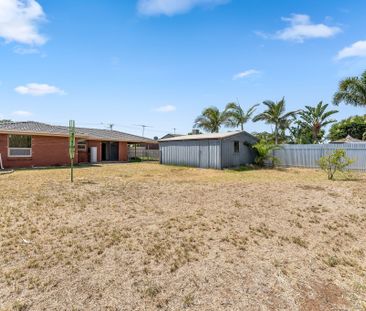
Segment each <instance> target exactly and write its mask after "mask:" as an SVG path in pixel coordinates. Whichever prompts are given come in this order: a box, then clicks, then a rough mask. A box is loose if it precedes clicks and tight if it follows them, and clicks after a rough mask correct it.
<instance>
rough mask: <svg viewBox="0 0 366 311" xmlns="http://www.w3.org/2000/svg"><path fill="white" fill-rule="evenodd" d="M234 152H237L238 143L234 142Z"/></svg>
mask: <svg viewBox="0 0 366 311" xmlns="http://www.w3.org/2000/svg"><path fill="white" fill-rule="evenodd" d="M234 152H235V153H238V152H239V142H238V141H234Z"/></svg>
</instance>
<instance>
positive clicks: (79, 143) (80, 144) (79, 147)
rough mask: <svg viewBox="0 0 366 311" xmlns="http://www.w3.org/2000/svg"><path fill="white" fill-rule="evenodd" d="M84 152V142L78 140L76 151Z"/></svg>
mask: <svg viewBox="0 0 366 311" xmlns="http://www.w3.org/2000/svg"><path fill="white" fill-rule="evenodd" d="M86 150H87V145H86V140H79V141H78V151H86Z"/></svg>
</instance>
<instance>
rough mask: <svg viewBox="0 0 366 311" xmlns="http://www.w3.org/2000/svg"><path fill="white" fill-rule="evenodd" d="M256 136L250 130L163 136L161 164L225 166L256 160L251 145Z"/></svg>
mask: <svg viewBox="0 0 366 311" xmlns="http://www.w3.org/2000/svg"><path fill="white" fill-rule="evenodd" d="M256 142H257V139H256V138H255V137H254V136H252V135H250V134H249V133H247V132H245V131H243V132H228V133H210V134H200V135H185V136H179V137H172V138H168V139H162V140H160V141H159V144H160V163H161V164H171V165H182V166H191V167H201V168H215V169H223V168H229V167H238V166H240V165H245V164H250V163H253V162H254V158H255V152H254V150H253V149H252V147H251V145H253V144H255V143H256Z"/></svg>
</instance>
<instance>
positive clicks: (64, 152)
mask: <svg viewBox="0 0 366 311" xmlns="http://www.w3.org/2000/svg"><path fill="white" fill-rule="evenodd" d="M0 153H1V156H2V159H3V165H4V167H5V168H12V167H14V168H16V167H32V166H56V165H67V164H69V163H70V159H69V139H68V138H67V137H52V136H32V157H30V158H14V157H8V135H4V134H0ZM74 162H75V163H77V162H78V152H77V150H76V154H75V161H74Z"/></svg>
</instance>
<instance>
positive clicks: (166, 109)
mask: <svg viewBox="0 0 366 311" xmlns="http://www.w3.org/2000/svg"><path fill="white" fill-rule="evenodd" d="M155 110H156V111H158V112H173V111H175V110H177V108H176V107H175V106H173V105H166V106H160V107H158V108H156V109H155Z"/></svg>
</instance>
